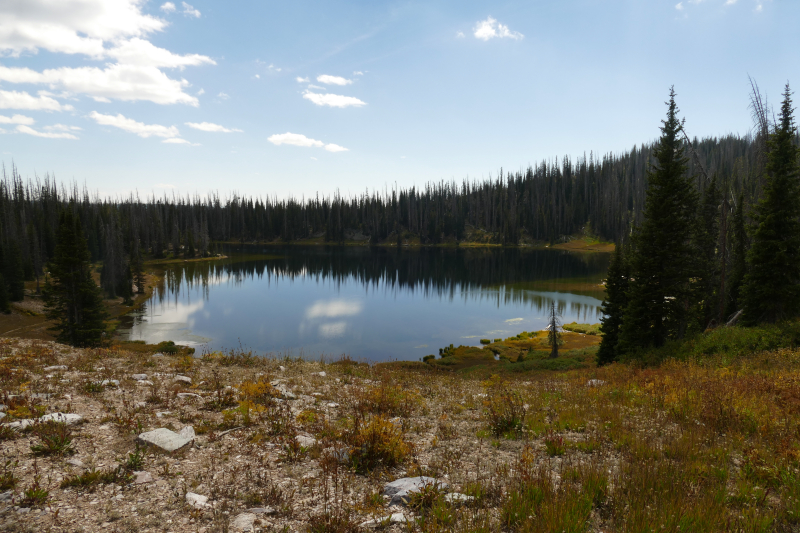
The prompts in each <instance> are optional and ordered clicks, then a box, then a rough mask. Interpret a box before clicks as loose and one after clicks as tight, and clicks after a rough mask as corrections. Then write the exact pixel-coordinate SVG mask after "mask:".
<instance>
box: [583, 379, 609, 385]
mask: <svg viewBox="0 0 800 533" xmlns="http://www.w3.org/2000/svg"><path fill="white" fill-rule="evenodd" d="M605 384H606V382H605V381H603V380H602V379H590V380H589V381H587V382H586V386H587V387H602V386H603V385H605Z"/></svg>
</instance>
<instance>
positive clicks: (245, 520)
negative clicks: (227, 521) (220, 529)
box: [231, 513, 256, 531]
mask: <svg viewBox="0 0 800 533" xmlns="http://www.w3.org/2000/svg"><path fill="white" fill-rule="evenodd" d="M255 520H256V515H254V514H253V513H240V514H238V515H236V517H235V518H234V519H233V521H232V522H231V529H233V531H253V522H255Z"/></svg>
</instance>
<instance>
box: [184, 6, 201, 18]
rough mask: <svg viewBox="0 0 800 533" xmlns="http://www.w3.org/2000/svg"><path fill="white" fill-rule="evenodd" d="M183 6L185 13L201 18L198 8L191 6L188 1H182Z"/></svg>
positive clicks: (188, 15)
mask: <svg viewBox="0 0 800 533" xmlns="http://www.w3.org/2000/svg"><path fill="white" fill-rule="evenodd" d="M181 6H183V14H184V15H186V16H187V17H195V18H200V12H199V11H198V10H196V9H195V8H194V7H193V6H190V5H189V4H187V3H186V2H181Z"/></svg>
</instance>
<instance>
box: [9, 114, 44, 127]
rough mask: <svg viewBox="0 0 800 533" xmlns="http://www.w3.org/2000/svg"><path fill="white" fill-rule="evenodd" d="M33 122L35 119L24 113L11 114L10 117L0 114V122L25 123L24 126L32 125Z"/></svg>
mask: <svg viewBox="0 0 800 533" xmlns="http://www.w3.org/2000/svg"><path fill="white" fill-rule="evenodd" d="M34 122H36V121H35V120H33V119H32V118H31V117H26V116H25V115H13V116H10V117H4V116H3V115H0V124H25V125H26V126H32V125H33V123H34Z"/></svg>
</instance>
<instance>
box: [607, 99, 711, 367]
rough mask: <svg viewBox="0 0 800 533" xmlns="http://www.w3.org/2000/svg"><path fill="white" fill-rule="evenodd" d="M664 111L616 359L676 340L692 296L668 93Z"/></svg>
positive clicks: (686, 218) (690, 224)
mask: <svg viewBox="0 0 800 533" xmlns="http://www.w3.org/2000/svg"><path fill="white" fill-rule="evenodd" d="M667 105H668V111H667V118H666V120H664V121H662V123H663V126H662V127H661V138H660V140H659V142H658V146H657V147H656V148H655V149H654V151H653V156H654V158H655V162H654V163H653V164H651V166H650V168H649V170H648V176H647V177H648V187H647V195H646V200H645V207H644V218H643V222H642V225H641V226H640V227H639V228H637V230H636V232H635V235H634V239H633V251H632V254H631V282H630V290H629V302H628V307H627V309H626V310H625V315H624V317H623V323H622V330H621V332H620V339H619V345H618V348H619V352H620V353H624V354H629V355H633V354H635V353H636V352H637V351H638V350H640V349H646V348H649V347H653V346H655V347H658V346H661V345H663V344H664V342H665V341H666V340H667V339H669V338H679V337H682V336H683V335H684V333H685V331H686V328H687V326H688V323H689V320H690V314H691V313H690V305H691V303H692V294H693V292H694V291H695V290H696V288H695V287H694V286H693V284H692V281H693V280H694V279H696V277H697V274H698V272H697V258H696V248H695V246H694V245H693V243H692V234H693V232H694V229H695V224H696V222H695V217H696V216H697V191H696V190H695V188H694V185H693V180H692V179H691V177H690V176H689V175H688V172H687V170H688V159H687V158H686V157H685V155H684V147H683V143H682V142H681V139H680V137H679V134H680V131H681V127H682V126H681V123H680V121H679V120H678V106H677V105H676V104H675V91H674V89H671V90H670V97H669V102H668V103H667Z"/></svg>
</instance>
